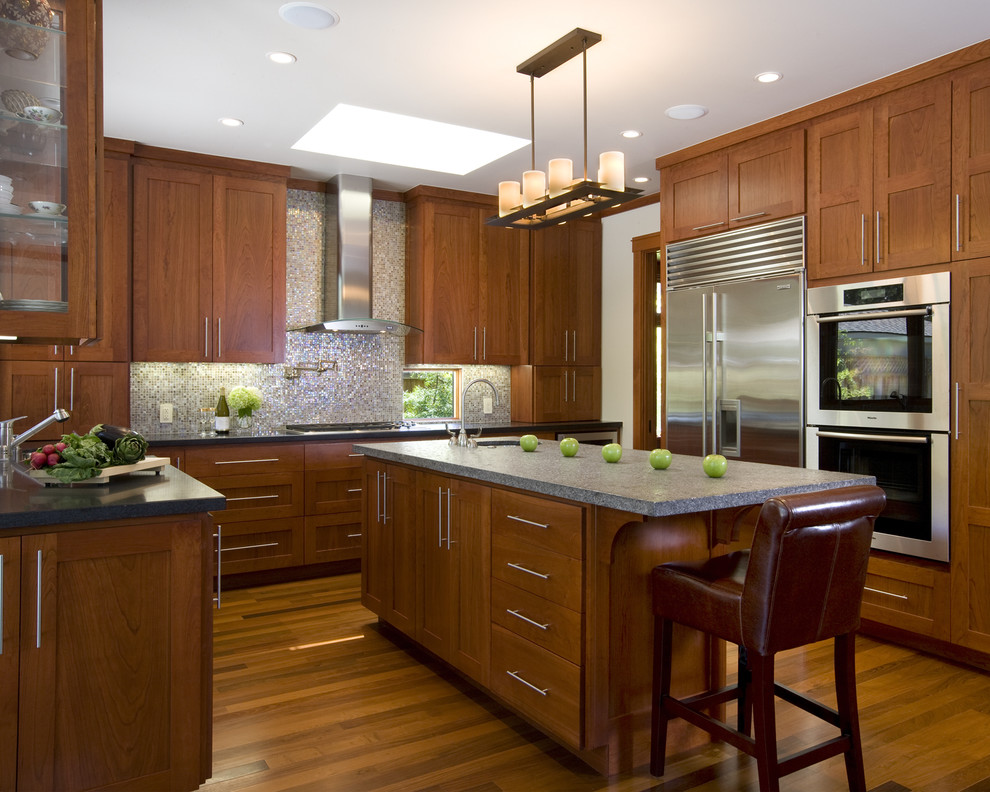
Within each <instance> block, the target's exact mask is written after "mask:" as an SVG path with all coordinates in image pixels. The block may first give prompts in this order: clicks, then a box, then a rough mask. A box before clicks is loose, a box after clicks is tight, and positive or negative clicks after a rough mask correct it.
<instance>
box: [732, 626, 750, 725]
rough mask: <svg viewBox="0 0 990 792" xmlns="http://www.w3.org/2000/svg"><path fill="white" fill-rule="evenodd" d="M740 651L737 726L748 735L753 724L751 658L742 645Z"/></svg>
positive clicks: (737, 678)
mask: <svg viewBox="0 0 990 792" xmlns="http://www.w3.org/2000/svg"><path fill="white" fill-rule="evenodd" d="M738 651H739V662H738V663H737V664H736V680H737V683H736V684H737V686H738V688H739V693H738V695H737V696H736V706H737V707H738V710H737V712H736V728H737V729H738V730H739V731H741V732H742V733H743V734H747V735H748V734H749V733H750V732H749V730H750V728H751V726H752V723H751V721H752V718H751V717H750V712H751V707H752V702H751V700H750V699H751V693H750V681H751V675H750V672H749V660H748V659H747V657H746V648H745V647H743V646H740V647H739V648H738Z"/></svg>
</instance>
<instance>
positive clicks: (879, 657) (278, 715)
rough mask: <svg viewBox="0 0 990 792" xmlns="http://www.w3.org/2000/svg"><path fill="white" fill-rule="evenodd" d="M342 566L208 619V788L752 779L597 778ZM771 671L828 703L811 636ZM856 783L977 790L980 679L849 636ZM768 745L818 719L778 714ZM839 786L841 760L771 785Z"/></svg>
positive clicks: (691, 768) (488, 787)
mask: <svg viewBox="0 0 990 792" xmlns="http://www.w3.org/2000/svg"><path fill="white" fill-rule="evenodd" d="M359 584H360V580H359V577H358V575H344V576H340V577H336V578H325V579H322V580H315V581H302V582H294V583H284V584H279V585H275V586H266V587H259V588H253V589H243V590H239V591H228V592H225V593H224V606H223V608H222V609H221V610H220V611H218V612H216V614H215V622H214V636H215V647H214V671H215V677H214V691H215V694H214V695H215V698H214V713H215V717H214V755H213V772H214V777H213V778H212V779H210V781H208V782H207V784H206V786H205V787H204V790H207V791H208V792H233V791H234V790H237V791H238V792H241V791H242V790H244V791H246V790H252V791H254V792H275V791H276V790H296V791H299V792H301V791H303V790H313V791H314V792H315V791H317V790H319V792H604V790H614V791H615V792H645V790H656V791H660V790H666V791H668V792H673V791H676V792H684V791H686V790H722V791H723V792H725V791H727V790H732V791H733V792H748V791H749V790H754V791H755V790H757V789H758V785H757V783H756V772H755V770H756V768H755V764H754V763H753V762H752V761H751V760H750V759H749V758H748V757H745V756H740V755H739V754H737V752H735V751H734V750H732V749H731V748H728V747H726V746H720V745H710V746H706V747H704V748H701V749H698V750H696V751H693V752H690V753H685V754H682V755H679V756H675V757H671V758H670V759H668V763H667V769H668V772H667V775H666V776H665V777H664V778H663V779H655V778H653V777H651V776H650V774H649V772H648V771H647V769H646V768H645V767H644V768H641V769H640V770H639V771H638V772H636V773H633V774H627V775H623V776H620V777H615V778H612V779H605V778H602V777H601V776H598V775H597V774H595V773H594V772H593V771H592V770H591V769H590V768H588V767H587V766H586V765H584V764H583V763H582V762H580V761H578V760H577V759H575V758H574V757H573V756H572V755H571V754H570V753H568V752H567V751H565V750H564V749H562V748H560V747H559V746H558V745H556V744H555V743H554V742H553V741H552V740H549V739H547V738H545V737H543V736H542V735H541V734H540V733H539V732H538V731H536V730H535V729H533V728H532V727H530V726H528V725H527V724H526V723H525V722H523V721H522V720H521V719H519V718H517V717H516V716H514V715H512V714H511V713H509V712H508V711H506V710H505V709H504V708H502V707H500V706H499V705H498V704H496V703H494V702H493V701H491V700H490V699H489V698H488V697H487V696H485V695H484V694H482V693H479V692H478V691H477V690H475V689H474V688H473V687H472V686H471V685H469V684H467V683H465V682H463V681H462V680H461V679H460V678H459V677H457V676H456V675H454V674H452V673H450V672H448V671H446V670H444V668H443V667H442V666H441V665H439V664H435V663H432V662H430V661H429V659H428V658H426V657H424V656H423V655H421V654H419V653H417V652H415V651H414V650H412V651H410V650H408V649H405V648H402V647H399V646H397V645H396V644H395V643H393V642H392V641H390V640H389V639H388V638H386V637H385V636H383V635H382V634H381V632H380V630H379V628H378V626H377V624H376V621H375V617H374V615H373V614H371V613H370V612H368V611H367V610H365V609H364V608H362V607H361V604H360V594H359ZM777 666H778V673H777V677H778V680H779V681H781V682H784V683H785V684H789V685H791V686H792V687H795V688H797V689H799V690H802V691H806V692H809V693H811V694H812V695H815V696H817V697H819V698H820V699H821V700H823V701H825V702H826V703H830V704H834V696H833V695H832V692H831V653H830V650H829V648H828V645H827V644H819V645H816V646H813V647H809V648H806V649H803V650H798V651H793V652H788V653H785V654H781V655H778V663H777ZM857 671H858V687H857V689H858V693H859V700H860V719H861V725H862V730H863V737H864V753H865V757H866V775H867V784H868V786H869V787H870V789H872V790H875V791H876V792H904V790H911V792H964V791H965V792H990V675H988V674H986V673H983V672H979V671H975V670H972V669H969V668H964V667H961V666H956V665H952V664H950V663H946V662H943V661H940V660H937V659H934V658H931V657H928V656H926V655H922V654H919V653H917V652H913V651H911V650H909V649H904V648H901V647H897V646H893V645H887V644H883V643H879V642H877V641H874V640H871V639H868V638H863V637H861V638H860V639H859V642H858V651H857ZM778 719H779V728H780V733H781V734H782V735H787V736H786V738H782V741H781V752H782V753H784V752H789V751H790V750H793V749H794V748H795V746H798V745H800V744H802V743H803V742H806V741H811V740H815V739H817V738H818V737H819V735H820V734H823V733H827V731H823V728H824V729H827V727H819V726H818V725H817V723H815V722H813V719H810V718H808V716H805V715H804V714H803V713H799V712H796V711H795V710H794V709H793V708H792V707H790V706H789V705H786V704H783V703H781V704H780V705H779V707H778ZM783 789H784V790H786V791H788V792H831V790H843V789H846V785H845V775H844V768H843V764H842V760H841V758H839V757H836V758H835V759H832V760H829V761H827V762H825V763H822V764H820V765H816V766H815V767H813V768H808V769H807V770H803V771H800V772H798V773H795V774H793V775H791V776H788V777H787V778H785V779H784V783H783Z"/></svg>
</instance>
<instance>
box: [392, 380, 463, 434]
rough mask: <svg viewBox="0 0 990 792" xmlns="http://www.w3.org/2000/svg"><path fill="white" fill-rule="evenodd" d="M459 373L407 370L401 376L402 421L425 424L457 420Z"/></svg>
mask: <svg viewBox="0 0 990 792" xmlns="http://www.w3.org/2000/svg"><path fill="white" fill-rule="evenodd" d="M460 379H461V370H460V369H452V368H409V369H405V370H403V372H402V419H403V420H405V421H428V420H437V419H442V418H447V419H453V418H457V417H458V416H457V399H455V398H454V394H456V393H460Z"/></svg>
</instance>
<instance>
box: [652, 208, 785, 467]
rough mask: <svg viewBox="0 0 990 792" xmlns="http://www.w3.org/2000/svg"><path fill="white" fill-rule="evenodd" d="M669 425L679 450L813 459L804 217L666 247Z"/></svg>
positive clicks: (757, 458) (669, 437)
mask: <svg viewBox="0 0 990 792" xmlns="http://www.w3.org/2000/svg"><path fill="white" fill-rule="evenodd" d="M666 254H667V255H666V268H667V269H666V272H667V291H666V305H664V306H663V310H664V312H665V314H666V340H665V345H664V346H665V358H664V359H665V372H666V373H665V378H664V382H663V387H664V389H665V394H666V405H667V406H666V417H667V430H666V434H665V435H664V436H663V437H662V438H661V444H662V445H663V446H664V447H665V448H669V449H670V450H671V451H672V452H674V453H675V454H695V455H704V454H710V453H719V454H723V455H724V456H726V457H727V458H729V459H730V460H731V459H741V460H744V461H747V462H768V463H771V464H779V465H793V466H803V465H804V447H803V444H804V218H803V217H796V218H789V219H787V220H781V221H776V222H773V223H766V224H763V225H759V226H750V227H748V228H745V229H739V230H737V231H729V232H726V233H724V234H714V235H712V236H708V237H703V238H700V239H693V240H689V241H686V242H677V243H672V244H670V245H668V246H667V249H666Z"/></svg>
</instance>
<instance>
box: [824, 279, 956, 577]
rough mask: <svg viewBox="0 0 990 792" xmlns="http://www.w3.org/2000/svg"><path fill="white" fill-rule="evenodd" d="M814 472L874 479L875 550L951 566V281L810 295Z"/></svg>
mask: <svg viewBox="0 0 990 792" xmlns="http://www.w3.org/2000/svg"><path fill="white" fill-rule="evenodd" d="M805 338H806V340H807V355H806V358H807V378H806V383H807V392H806V409H807V418H808V426H807V429H806V433H805V449H806V464H807V466H808V467H809V468H818V469H821V470H837V471H844V472H852V473H865V474H868V475H873V476H876V478H877V484H878V485H879V486H881V487H883V488H884V490H885V491H886V493H887V507H886V509H885V510H884V512H883V514H882V515H881V516H880V518H879V519H878V520H877V523H876V527H875V530H874V538H873V546H874V547H875V548H877V549H882V550H888V551H891V552H895V553H903V554H906V555H913V556H918V557H922V558H930V559H934V560H937V561H948V560H949V400H950V382H949V273H947V272H943V273H935V274H927V275H917V276H910V277H905V278H891V279H887V280H877V281H871V282H868V283H856V284H844V285H839V286H823V287H818V288H813V289H809V290H808V296H807V318H806V328H805Z"/></svg>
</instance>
